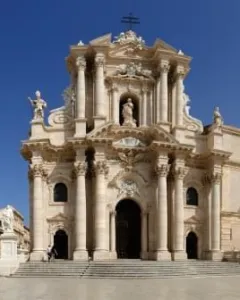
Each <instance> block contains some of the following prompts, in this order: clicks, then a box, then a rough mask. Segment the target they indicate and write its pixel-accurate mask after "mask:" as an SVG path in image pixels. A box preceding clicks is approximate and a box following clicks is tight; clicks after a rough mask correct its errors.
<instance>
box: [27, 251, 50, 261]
mask: <svg viewBox="0 0 240 300" xmlns="http://www.w3.org/2000/svg"><path fill="white" fill-rule="evenodd" d="M45 256H46V255H45V252H44V250H33V251H32V252H31V253H30V260H31V261H43V260H44V259H45Z"/></svg>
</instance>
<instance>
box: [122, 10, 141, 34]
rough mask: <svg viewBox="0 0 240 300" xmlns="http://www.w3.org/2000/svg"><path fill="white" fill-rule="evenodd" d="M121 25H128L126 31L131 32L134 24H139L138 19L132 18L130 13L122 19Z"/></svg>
mask: <svg viewBox="0 0 240 300" xmlns="http://www.w3.org/2000/svg"><path fill="white" fill-rule="evenodd" d="M121 23H125V24H128V25H129V28H128V30H132V27H133V25H134V24H140V21H139V18H137V17H134V16H133V14H132V13H129V15H128V16H126V17H123V18H122V20H121Z"/></svg>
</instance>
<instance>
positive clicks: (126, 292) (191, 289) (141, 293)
mask: <svg viewBox="0 0 240 300" xmlns="http://www.w3.org/2000/svg"><path fill="white" fill-rule="evenodd" d="M0 299H1V300H173V299H178V300H203V299H204V300H222V299H224V300H239V299H240V276H233V277H211V278H209V277H208V278H185V279H183V278H182V279H181V278H176V279H161V280H157V279H147V280H142V279H139V280H138V279H135V280H124V279H122V280H105V279H99V280H94V279H92V280H87V279H86V280H85V279H77V278H66V279H64V278H59V279H58V278H56V279H52V278H50V279H47V278H3V277H2V278H0Z"/></svg>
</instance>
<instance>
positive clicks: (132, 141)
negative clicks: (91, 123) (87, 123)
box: [87, 123, 179, 147]
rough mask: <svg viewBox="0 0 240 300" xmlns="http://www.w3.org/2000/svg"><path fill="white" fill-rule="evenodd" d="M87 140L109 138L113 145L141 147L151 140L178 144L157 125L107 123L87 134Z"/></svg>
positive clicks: (148, 143)
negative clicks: (131, 125) (138, 125)
mask: <svg viewBox="0 0 240 300" xmlns="http://www.w3.org/2000/svg"><path fill="white" fill-rule="evenodd" d="M87 139H88V140H102V141H104V140H108V141H109V140H111V141H112V142H113V143H115V145H117V144H119V145H121V146H126V147H130V145H132V147H143V146H145V147H146V146H148V145H150V144H151V142H152V141H160V142H164V143H170V144H179V142H178V141H177V140H176V139H175V137H174V136H173V135H171V134H170V133H168V132H167V131H166V130H164V129H163V128H161V127H160V126H158V125H153V126H149V127H127V126H120V125H115V124H113V123H107V124H104V125H103V126H101V127H99V128H96V129H94V130H93V131H91V132H90V133H89V134H87Z"/></svg>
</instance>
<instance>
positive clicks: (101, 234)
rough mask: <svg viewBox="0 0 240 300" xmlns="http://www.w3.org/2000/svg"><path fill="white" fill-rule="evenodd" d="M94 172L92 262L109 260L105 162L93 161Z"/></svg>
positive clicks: (106, 170)
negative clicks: (93, 243) (94, 196)
mask: <svg viewBox="0 0 240 300" xmlns="http://www.w3.org/2000/svg"><path fill="white" fill-rule="evenodd" d="M95 172H96V181H95V182H96V184H95V188H96V191H95V192H96V198H95V214H94V221H95V223H94V236H95V249H94V253H93V259H94V260H101V259H107V258H109V255H108V252H107V245H106V233H107V232H106V216H107V214H106V212H107V211H106V184H105V175H106V173H107V172H108V167H107V164H106V161H104V160H103V161H95Z"/></svg>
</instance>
